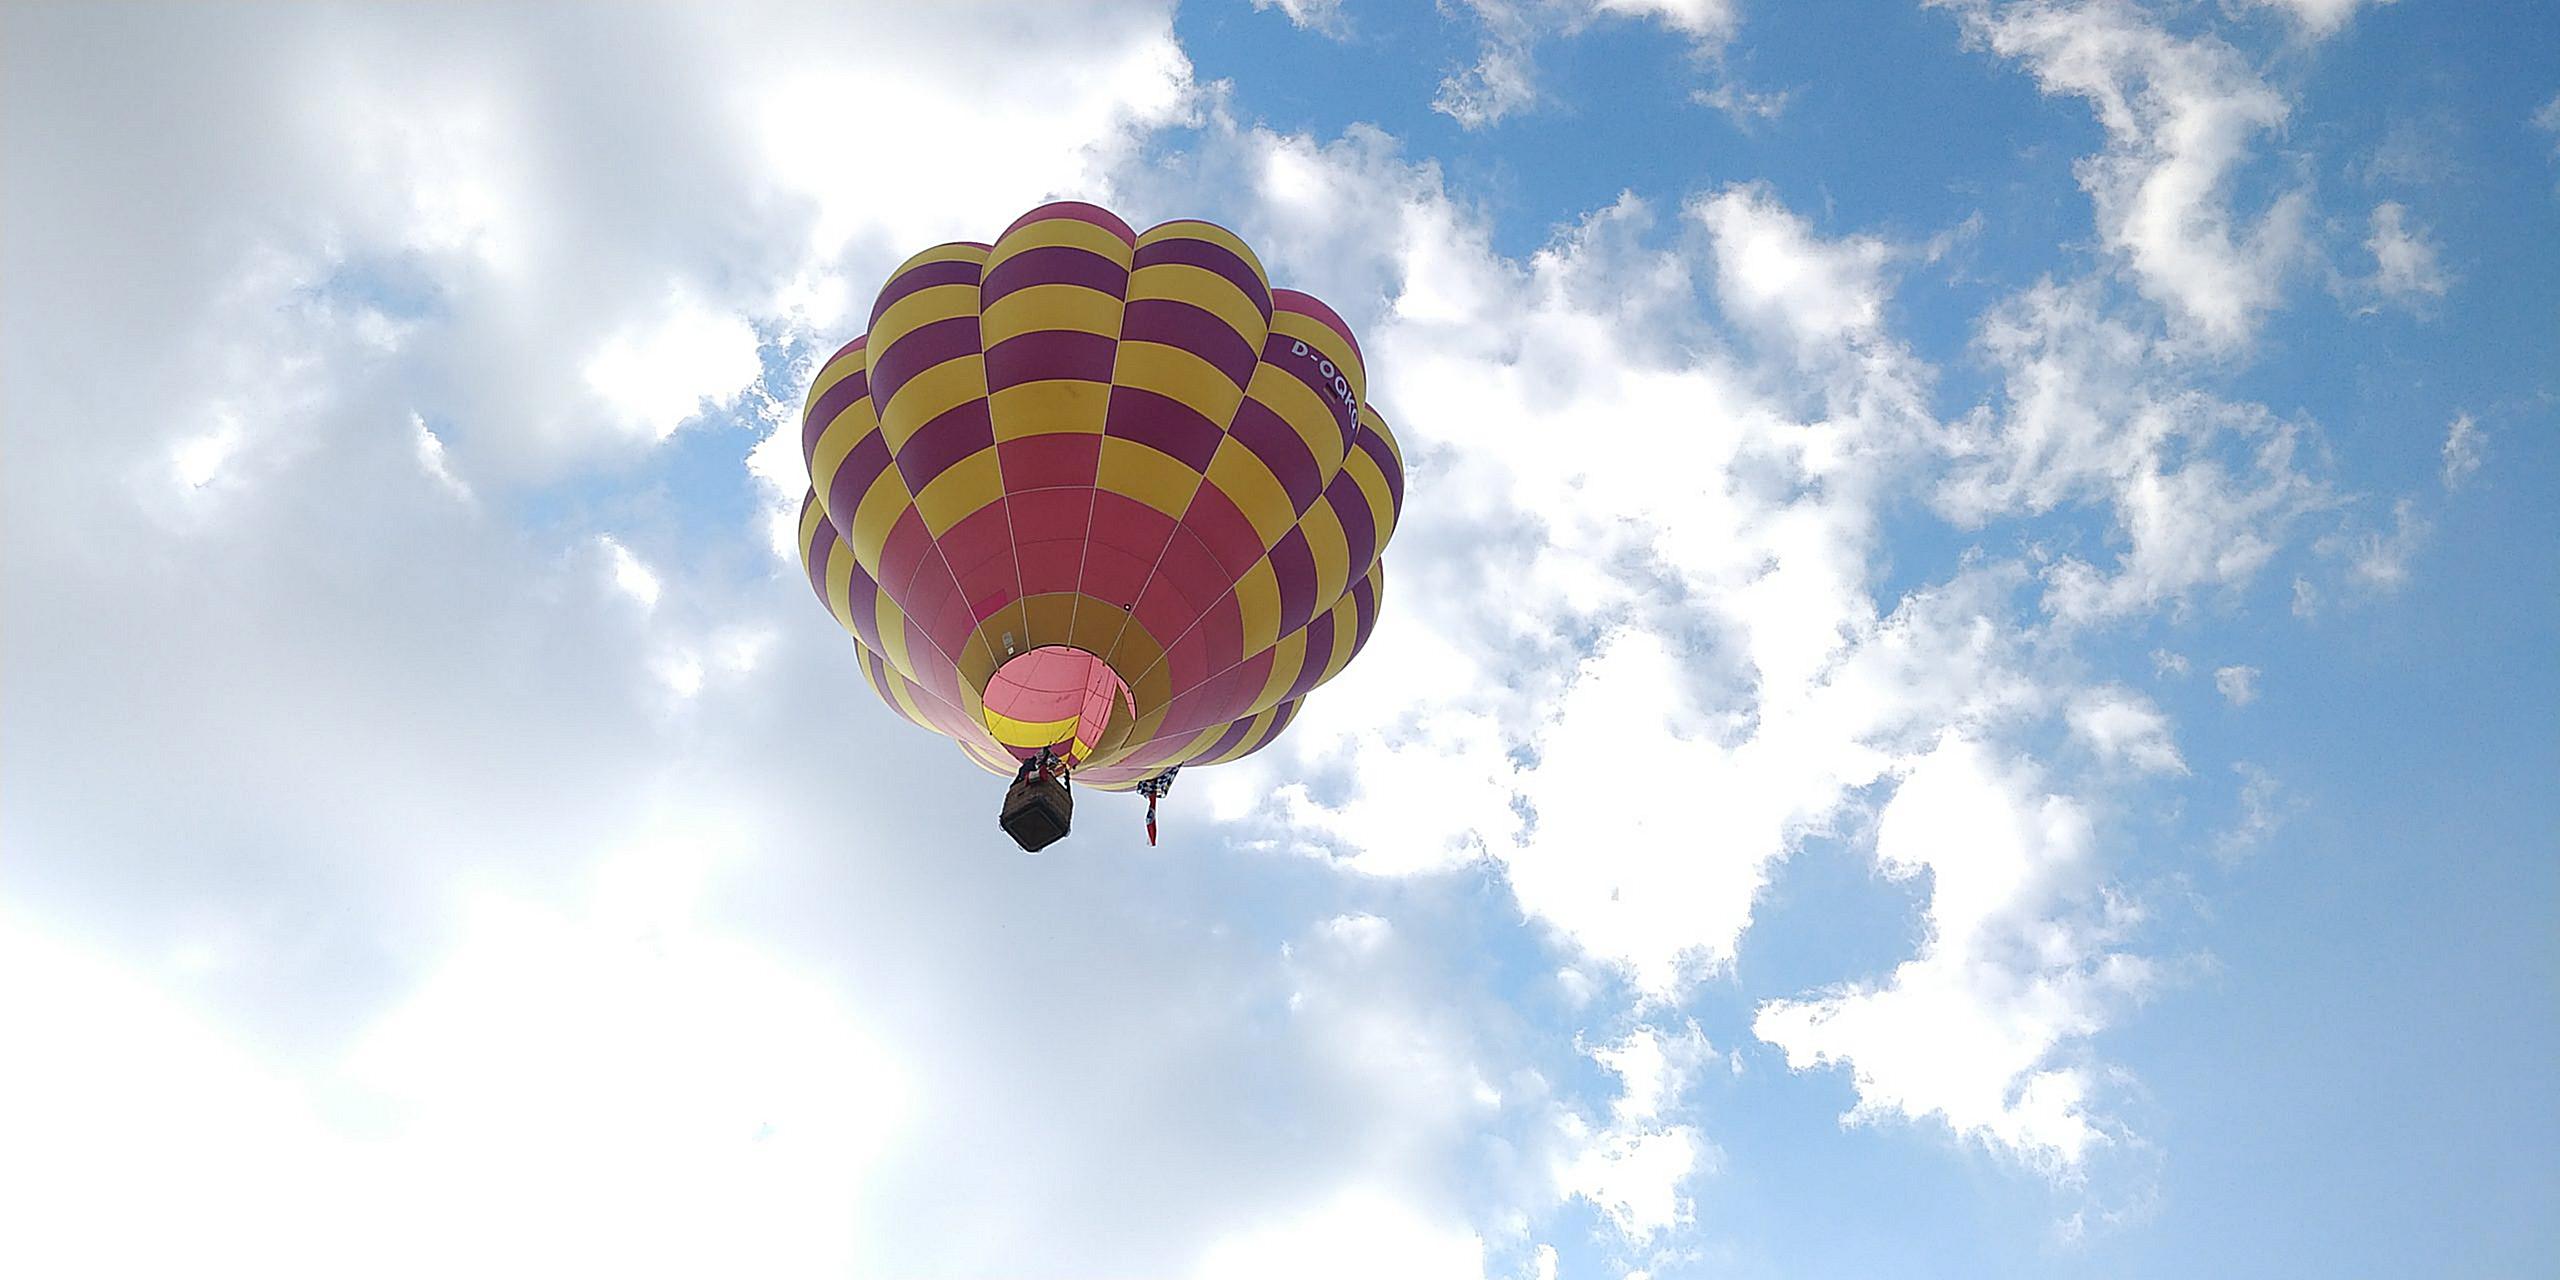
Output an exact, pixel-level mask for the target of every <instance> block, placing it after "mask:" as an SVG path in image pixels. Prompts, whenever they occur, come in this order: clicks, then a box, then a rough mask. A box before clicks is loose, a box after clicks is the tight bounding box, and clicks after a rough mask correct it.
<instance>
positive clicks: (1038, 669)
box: [984, 644, 1136, 760]
mask: <svg viewBox="0 0 2560 1280" xmlns="http://www.w3.org/2000/svg"><path fill="white" fill-rule="evenodd" d="M1114 699H1117V700H1119V701H1121V702H1132V699H1131V698H1130V696H1129V688H1128V686H1127V685H1126V684H1123V683H1122V682H1121V680H1120V676H1119V674H1118V673H1117V672H1114V671H1113V670H1112V669H1111V665H1110V664H1109V663H1106V662H1104V661H1103V660H1102V659H1100V658H1097V657H1095V656H1094V655H1092V654H1090V653H1087V652H1085V651H1084V650H1082V649H1075V648H1069V647H1068V646H1066V645H1062V644H1053V645H1046V646H1043V647H1041V648H1038V649H1034V650H1032V651H1031V652H1029V653H1025V654H1018V655H1016V656H1015V657H1014V658H1013V659H1011V660H1010V661H1008V662H1006V663H1005V664H1004V665H1003V666H1002V667H999V668H997V670H996V673H995V675H994V676H993V677H992V678H991V679H989V680H988V681H987V693H986V697H985V699H984V702H985V703H986V708H987V711H988V712H989V713H990V714H991V715H994V716H1002V717H1004V718H1005V719H1007V720H1011V721H1014V722H1016V723H1018V724H1022V725H1026V726H1028V725H1044V724H1058V725H1061V726H1064V725H1065V723H1066V722H1067V721H1069V720H1072V721H1073V722H1074V723H1073V726H1072V728H1066V727H1062V728H1061V730H1060V732H1059V733H1058V735H1057V737H1056V739H1055V740H1054V741H1051V742H1044V743H1031V744H1028V745H1025V744H1020V743H1007V744H1006V747H1007V749H1009V750H1011V751H1012V752H1013V754H1014V755H1015V756H1017V757H1019V758H1021V759H1024V760H1028V759H1030V758H1031V757H1033V756H1036V755H1038V754H1040V749H1041V748H1042V747H1066V746H1067V745H1068V744H1069V742H1070V741H1082V742H1084V743H1085V744H1086V746H1088V747H1090V746H1091V745H1092V744H1094V743H1096V742H1099V741H1100V740H1101V738H1102V731H1103V729H1104V728H1106V727H1107V726H1109V725H1110V723H1111V704H1112V701H1113V700H1114ZM1135 711H1136V708H1135V706H1134V704H1133V705H1132V706H1131V712H1132V714H1134V713H1135ZM998 736H999V737H1001V736H1003V735H1001V734H999V735H998Z"/></svg>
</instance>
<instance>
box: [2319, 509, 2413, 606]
mask: <svg viewBox="0 0 2560 1280" xmlns="http://www.w3.org/2000/svg"><path fill="white" fill-rule="evenodd" d="M2427 533H2428V525H2427V522H2426V521H2425V520H2423V519H2421V518H2419V516H2418V515H2417V503H2416V502H2415V501H2413V500H2411V499H2408V498H2402V499H2400V500H2399V501H2398V502H2395V503H2393V504H2391V528H2390V529H2389V530H2388V531H2387V532H2386V531H2383V530H2379V529H2373V530H2367V531H2365V532H2362V533H2353V534H2348V533H2341V534H2338V535H2334V536H2332V537H2330V538H2326V539H2323V540H2322V547H2323V549H2325V550H2328V551H2330V552H2332V553H2334V554H2342V555H2345V556H2346V557H2347V576H2348V577H2349V579H2351V580H2352V581H2354V582H2355V583H2356V584H2357V585H2359V586H2361V587H2364V588H2365V589H2367V590H2369V591H2373V592H2377V593H2384V594H2387V593H2390V592H2393V591H2397V590H2399V589H2400V588H2402V587H2404V586H2406V585H2408V582H2409V562H2410V561H2411V560H2412V559H2414V558H2416V556H2417V554H2418V548H2419V546H2420V545H2421V544H2423V543H2424V542H2425V541H2426V537H2427Z"/></svg>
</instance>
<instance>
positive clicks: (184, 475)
mask: <svg viewBox="0 0 2560 1280" xmlns="http://www.w3.org/2000/svg"><path fill="white" fill-rule="evenodd" d="M240 440H241V431H240V423H239V421H238V420H237V419H234V418H231V417H229V416H228V415H225V418H224V420H223V422H222V423H221V424H220V425H218V426H216V427H214V428H213V429H212V430H210V431H206V432H204V433H203V434H201V435H196V436H190V437H188V438H187V439H186V440H184V441H181V442H180V443H179V445H178V447H176V448H175V449H172V450H170V451H169V467H170V470H172V471H173V472H175V473H176V474H177V478H178V483H179V484H182V485H185V486H186V487H187V488H190V489H201V488H203V487H205V486H206V485H209V484H212V483H213V482H214V481H215V480H217V479H219V478H221V476H222V473H223V469H224V467H225V466H226V465H227V464H228V463H229V462H230V461H231V457H232V455H233V454H236V453H238V452H239V451H240Z"/></svg>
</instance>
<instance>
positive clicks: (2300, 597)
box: [2293, 574, 2320, 618]
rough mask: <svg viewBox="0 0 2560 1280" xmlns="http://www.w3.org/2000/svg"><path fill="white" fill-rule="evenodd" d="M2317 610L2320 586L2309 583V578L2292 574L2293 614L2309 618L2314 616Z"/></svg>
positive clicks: (2318, 608) (2318, 607) (2318, 609)
mask: <svg viewBox="0 0 2560 1280" xmlns="http://www.w3.org/2000/svg"><path fill="white" fill-rule="evenodd" d="M2319 612H2320V588H2318V587H2315V586H2313V585H2311V579H2309V578H2305V577H2303V576H2301V575H2300V574H2296V575H2294V579H2293V616H2295V617H2297V618H2310V617H2313V616H2316V615H2317V614H2318V613H2319Z"/></svg>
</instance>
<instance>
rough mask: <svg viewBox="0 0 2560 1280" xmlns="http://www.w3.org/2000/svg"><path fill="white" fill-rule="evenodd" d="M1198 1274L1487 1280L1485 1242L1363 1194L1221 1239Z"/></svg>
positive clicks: (1280, 1279)
mask: <svg viewBox="0 0 2560 1280" xmlns="http://www.w3.org/2000/svg"><path fill="white" fill-rule="evenodd" d="M1192 1274H1193V1275H1194V1276H1196V1277H1198V1280H1302V1278H1303V1277H1307V1276H1339V1277H1342V1280H1407V1278H1408V1277H1410V1278H1411V1280H1482V1278H1483V1276H1484V1274H1485V1268H1484V1242H1483V1241H1481V1240H1479V1239H1477V1238H1476V1236H1475V1234H1474V1233H1473V1232H1471V1231H1469V1230H1467V1229H1466V1228H1464V1227H1461V1226H1453V1225H1450V1224H1448V1223H1445V1222H1438V1221H1434V1220H1432V1219H1430V1218H1427V1217H1425V1216H1423V1215H1422V1214H1420V1213H1418V1212H1416V1211H1415V1210H1414V1209H1413V1208H1412V1207H1411V1206H1410V1205H1407V1204H1405V1203H1403V1202H1401V1201H1399V1200H1397V1199H1396V1198H1394V1197H1393V1196H1391V1195H1388V1194H1385V1193H1381V1192H1378V1191H1376V1190H1372V1189H1367V1188H1362V1189H1356V1190H1352V1191H1346V1192H1344V1193H1342V1194H1341V1195H1340V1196H1337V1197H1335V1198H1334V1199H1332V1200H1328V1201H1326V1202H1325V1203H1323V1204H1320V1205H1316V1206H1314V1207H1312V1208H1310V1209H1308V1210H1306V1211H1305V1212H1303V1213H1300V1214H1297V1215H1295V1216H1292V1217H1289V1218H1285V1219H1282V1220H1279V1221H1275V1222H1268V1223H1263V1224H1259V1225H1256V1226H1253V1227H1249V1228H1245V1229H1243V1230H1240V1231H1237V1232H1235V1233H1233V1234H1230V1235H1228V1236H1225V1237H1223V1238H1221V1239H1219V1240H1218V1241H1217V1242H1216V1243H1215V1244H1213V1245H1211V1246H1210V1248H1209V1251H1208V1252H1207V1254H1205V1255H1204V1256H1203V1257H1202V1258H1201V1260H1200V1263H1199V1265H1198V1267H1196V1268H1195V1269H1194V1270H1193V1272H1192Z"/></svg>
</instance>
